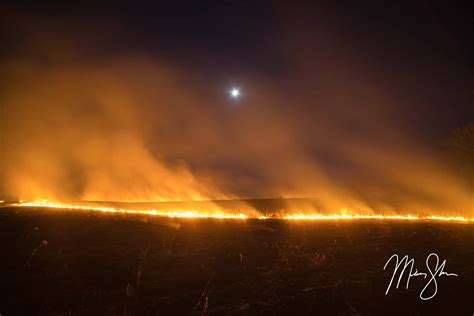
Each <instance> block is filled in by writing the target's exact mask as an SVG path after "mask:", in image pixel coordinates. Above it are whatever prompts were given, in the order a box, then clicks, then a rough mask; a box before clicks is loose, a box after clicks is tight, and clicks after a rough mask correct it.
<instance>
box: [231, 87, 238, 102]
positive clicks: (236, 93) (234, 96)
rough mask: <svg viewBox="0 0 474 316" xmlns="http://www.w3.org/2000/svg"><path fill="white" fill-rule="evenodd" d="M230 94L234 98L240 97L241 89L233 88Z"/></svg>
mask: <svg viewBox="0 0 474 316" xmlns="http://www.w3.org/2000/svg"><path fill="white" fill-rule="evenodd" d="M229 94H230V97H231V98H232V99H238V98H239V97H240V89H239V88H232V89H230V91H229Z"/></svg>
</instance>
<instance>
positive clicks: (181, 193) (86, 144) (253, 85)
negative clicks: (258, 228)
mask: <svg viewBox="0 0 474 316" xmlns="http://www.w3.org/2000/svg"><path fill="white" fill-rule="evenodd" d="M21 21H22V22H21V23H17V24H16V27H17V30H16V33H15V34H22V35H23V36H22V37H21V39H20V36H17V35H15V37H14V38H15V39H14V40H12V42H13V43H14V47H13V48H12V49H11V54H6V55H5V56H3V58H2V63H1V65H0V67H1V73H2V82H1V83H2V87H3V93H2V95H3V96H2V107H3V113H4V115H3V118H2V121H3V124H4V133H5V146H4V148H3V149H2V151H3V152H4V153H3V156H4V167H5V169H6V171H5V172H6V174H5V179H6V180H5V181H6V187H7V190H8V192H9V193H10V194H11V195H15V196H18V197H19V198H21V199H25V200H35V199H49V200H55V199H56V200H94V201H99V200H104V201H187V200H209V199H211V200H213V199H239V198H274V197H275V198H277V197H283V198H295V197H308V198H313V199H314V201H317V205H315V206H314V205H313V206H314V207H315V208H317V209H319V210H326V211H337V210H339V209H341V208H348V209H354V210H359V211H364V212H372V211H406V212H428V213H430V212H431V213H439V212H441V213H443V212H452V211H453V212H461V213H463V214H471V215H472V214H474V208H473V188H472V173H471V174H466V173H465V172H464V171H463V169H461V168H459V166H458V165H457V164H456V162H455V160H454V159H453V157H452V155H451V153H450V151H449V147H448V145H447V144H448V143H447V141H448V138H449V128H445V127H442V128H440V130H438V128H437V127H436V126H433V125H432V124H431V122H433V121H436V120H435V119H434V118H433V117H432V116H431V117H430V115H432V114H433V113H432V112H430V111H429V110H427V109H429V107H430V101H431V100H433V99H436V98H437V88H436V87H437V86H438V85H439V84H440V82H439V80H438V79H436V78H435V79H429V77H430V74H429V73H425V75H419V76H418V79H417V80H416V81H417V83H416V85H417V87H416V89H415V88H413V89H409V88H407V87H410V86H411V84H412V82H411V80H413V77H412V76H413V75H414V74H416V73H419V72H420V71H423V69H421V68H422V67H423V66H420V67H421V68H418V69H416V68H415V69H412V70H410V71H409V72H408V73H404V71H405V70H400V71H396V70H393V72H389V71H388V69H390V67H391V66H390V65H386V64H384V71H383V72H381V71H380V70H379V68H377V65H376V64H373V63H370V62H369V61H368V60H367V59H366V57H367V55H366V54H364V53H361V52H360V50H356V49H354V47H356V46H357V45H353V43H351V40H350V37H349V36H348V34H346V33H345V32H344V31H343V30H342V28H341V27H340V26H338V25H336V24H334V23H331V22H328V21H325V22H324V21H323V22H321V21H319V22H317V23H321V28H319V29H324V30H325V31H324V33H323V32H321V33H316V34H315V33H311V34H306V33H305V32H303V31H301V30H303V29H305V28H306V27H307V25H306V24H305V23H309V22H305V21H304V20H303V21H298V22H297V23H296V22H295V21H294V20H292V19H291V17H287V18H285V19H284V22H282V23H281V24H280V26H279V27H280V29H278V32H280V33H279V34H281V39H280V40H278V41H276V42H275V44H274V47H273V49H274V52H275V55H276V56H277V58H278V59H279V60H281V61H282V64H281V69H276V70H275V72H279V73H281V74H280V75H279V76H276V77H275V76H273V74H268V73H265V72H263V73H262V72H260V71H259V70H258V69H250V67H249V68H243V69H242V70H240V71H238V72H236V73H237V74H236V75H235V76H231V78H232V79H229V76H226V74H225V71H224V70H223V69H222V68H224V66H225V63H222V64H219V65H218V67H217V68H219V69H213V68H212V67H209V66H207V65H204V66H203V65H197V66H195V65H194V66H193V65H189V64H188V63H186V62H180V56H172V57H166V56H165V57H164V56H163V55H160V54H159V53H158V54H156V55H155V54H152V53H149V52H147V51H145V50H140V49H139V48H135V49H133V50H126V51H124V52H122V51H113V52H111V51H107V50H106V52H103V51H102V50H103V46H102V45H103V44H101V43H102V41H105V43H112V42H114V41H115V40H116V37H115V36H114V37H113V40H111V39H110V38H109V37H108V36H109V35H107V34H108V33H107V32H106V31H104V30H99V31H98V34H97V33H95V29H94V28H93V27H90V26H89V28H88V27H86V26H84V25H83V24H81V23H78V22H77V21H76V22H74V21H73V22H70V24H69V27H67V28H65V29H64V30H63V31H61V30H58V29H57V28H58V25H59V24H58V25H56V24H55V21H52V22H48V23H44V22H42V23H41V24H40V25H39V26H38V23H37V22H38V21H37V20H31V19H26V18H24V17H23V18H22V20H21ZM32 21H33V22H32ZM62 22H64V21H62ZM311 23H313V22H311ZM61 25H62V24H61ZM111 25H113V24H111ZM117 25H119V24H117ZM313 26H314V25H313ZM53 29H54V31H53ZM300 29H301V30H300ZM108 30H109V31H111V32H112V31H113V30H115V31H116V30H120V31H123V30H122V29H121V28H120V27H118V26H116V28H112V27H110V28H109V29H108ZM296 30H299V31H296ZM101 32H103V33H104V34H102V33H101ZM123 32H124V34H126V32H125V31H123ZM92 34H94V35H92ZM295 34H296V35H295ZM53 35H54V36H53ZM112 46H113V45H112ZM95 49H97V51H96V50H95ZM361 49H362V51H363V52H365V51H370V50H371V47H370V46H364V47H363V48H361ZM20 51H21V53H19V52H20ZM190 54H192V52H190ZM229 69H235V67H229ZM382 73H383V74H384V75H385V76H386V74H387V73H391V74H392V76H391V77H389V78H387V77H383V76H382V75H381V74H382ZM421 77H423V78H421ZM224 78H225V79H224ZM405 79H406V81H404V80H405ZM233 80H235V81H233ZM234 82H235V83H237V84H240V86H241V88H242V92H243V96H242V98H241V99H240V100H238V101H233V100H230V99H229V98H228V96H227V90H228V88H230V83H234ZM405 88H407V89H408V90H406V89H405ZM451 94H452V95H457V97H456V98H458V99H455V101H459V98H460V96H459V95H461V96H462V92H459V91H457V90H453V91H452V93H451ZM420 95H424V97H423V96H420ZM416 102H418V103H419V106H417V107H414V105H413V104H414V103H416ZM446 106H450V105H449V104H447V105H446ZM415 110H416V111H419V112H420V113H421V114H420V115H414V113H413V111H415ZM423 113H427V116H424V114H423ZM442 115H444V114H438V116H435V118H440V116H442ZM449 115H450V114H449ZM449 115H448V116H449ZM448 125H449V124H448ZM427 139H428V140H427ZM429 139H435V141H430V140H429ZM288 208H289V209H291V206H288Z"/></svg>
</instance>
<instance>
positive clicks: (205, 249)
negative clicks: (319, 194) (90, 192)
mask: <svg viewBox="0 0 474 316" xmlns="http://www.w3.org/2000/svg"><path fill="white" fill-rule="evenodd" d="M0 241H1V247H2V249H1V253H2V256H1V260H0V271H1V279H0V282H1V283H0V285H1V289H2V292H3V294H2V295H1V296H0V314H1V315H2V316H8V315H86V314H87V315H90V314H92V315H189V314H192V313H195V314H209V315H228V314H232V315H255V314H266V315H269V314H271V315H273V314H278V315H310V314H311V315H312V314H321V315H334V314H336V315H357V314H362V315H367V314H368V315H386V314H396V315H404V314H426V315H428V314H429V315H438V314H448V313H449V314H452V315H457V314H459V315H473V313H474V225H473V224H459V223H439V222H405V221H403V222H397V221H390V222H388V221H375V220H371V221H314V222H295V221H278V220H202V219H163V218H156V217H148V216H123V215H122V216H120V215H110V214H98V213H89V212H82V213H78V212H76V213H74V212H68V213H65V212H64V213H63V212H59V211H43V210H38V209H36V210H26V209H7V208H3V209H0ZM46 243H47V244H46ZM431 252H436V253H437V254H438V255H439V256H440V258H441V259H447V265H446V269H445V271H447V272H454V273H457V274H459V277H457V278H456V277H441V278H439V279H438V294H437V295H436V297H435V298H433V299H432V300H429V301H422V300H420V298H419V293H420V290H421V289H422V287H423V286H424V284H425V283H426V282H427V281H426V280H424V279H423V278H416V279H414V278H412V280H411V281H410V287H409V289H408V290H406V289H405V288H401V289H399V290H395V289H393V290H392V291H391V292H390V293H389V295H388V296H385V295H384V294H385V290H386V287H387V285H388V282H389V280H390V277H391V274H392V271H393V270H392V269H391V271H383V269H382V268H383V266H384V264H385V262H386V261H387V259H388V258H389V257H390V256H391V255H393V254H394V253H398V254H400V255H405V254H408V255H410V256H412V257H414V258H415V259H416V266H417V267H418V268H419V270H426V268H425V266H424V262H425V259H426V256H427V255H428V254H430V253H431ZM404 284H405V283H403V285H404Z"/></svg>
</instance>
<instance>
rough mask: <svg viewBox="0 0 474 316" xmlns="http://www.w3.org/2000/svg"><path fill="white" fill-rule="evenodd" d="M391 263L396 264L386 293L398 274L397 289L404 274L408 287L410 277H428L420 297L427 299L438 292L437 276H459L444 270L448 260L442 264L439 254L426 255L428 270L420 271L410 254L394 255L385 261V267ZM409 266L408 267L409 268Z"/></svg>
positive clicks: (386, 293) (386, 292)
mask: <svg viewBox="0 0 474 316" xmlns="http://www.w3.org/2000/svg"><path fill="white" fill-rule="evenodd" d="M390 263H392V264H394V269H393V274H392V278H391V279H390V283H389V284H388V287H387V290H386V291H385V295H388V293H389V292H390V289H391V288H392V285H393V282H394V280H395V278H396V277H397V274H398V280H397V282H396V287H395V288H396V289H398V287H399V286H400V283H401V281H402V278H403V276H404V275H406V276H407V278H406V286H405V288H406V289H408V286H409V285H410V279H411V278H412V277H423V278H424V279H428V282H427V283H426V284H425V287H423V289H422V290H421V292H420V299H422V300H424V301H427V300H430V299H432V298H433V297H435V296H436V294H437V293H438V282H437V278H439V277H442V276H446V277H457V276H458V275H457V274H456V273H449V272H446V271H444V269H445V266H446V260H443V262H441V264H440V259H439V257H438V255H437V254H435V253H431V254H429V255H428V256H427V257H426V270H424V271H418V269H417V268H416V267H415V259H413V258H411V259H410V258H409V257H408V255H405V256H403V257H402V258H401V259H400V257H399V256H398V255H397V254H394V255H392V256H391V257H390V258H389V259H388V260H387V262H386V263H385V265H384V267H383V269H384V270H385V269H387V268H389V266H390ZM407 268H408V269H407Z"/></svg>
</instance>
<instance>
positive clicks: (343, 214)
mask: <svg viewBox="0 0 474 316" xmlns="http://www.w3.org/2000/svg"><path fill="white" fill-rule="evenodd" d="M14 205H15V206H19V207H40V208H47V209H60V210H76V211H96V212H103V213H122V214H141V215H151V216H159V217H171V218H216V219H262V220H265V219H284V220H357V219H361V220H371V219H374V220H408V221H419V220H432V221H453V222H470V223H474V218H467V217H462V216H435V215H430V216H419V215H413V214H408V215H364V214H356V213H354V214H348V210H347V209H341V210H340V213H339V214H337V213H336V214H329V215H328V214H303V213H301V214H285V215H278V214H276V215H272V216H264V215H262V216H250V215H247V214H244V213H225V212H222V211H221V210H216V211H209V212H202V211H195V210H186V209H183V210H177V211H164V210H155V209H149V210H134V209H125V208H115V207H103V206H90V205H71V204H64V203H53V202H48V201H35V202H23V201H20V202H19V203H16V204H14Z"/></svg>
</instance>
